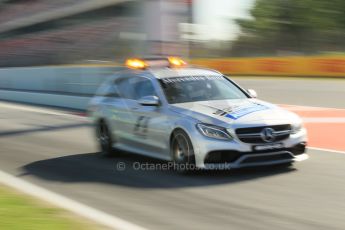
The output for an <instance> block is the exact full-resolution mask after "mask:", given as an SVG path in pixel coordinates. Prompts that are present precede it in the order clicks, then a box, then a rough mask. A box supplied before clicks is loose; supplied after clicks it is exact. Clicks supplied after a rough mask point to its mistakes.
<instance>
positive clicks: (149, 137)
mask: <svg viewBox="0 0 345 230" xmlns="http://www.w3.org/2000/svg"><path fill="white" fill-rule="evenodd" d="M132 85H133V90H134V93H135V99H136V101H137V107H136V108H133V109H134V113H133V115H135V123H134V126H133V134H134V138H135V141H136V145H137V147H139V148H141V149H142V150H144V151H145V152H147V153H149V154H151V155H160V154H162V153H164V152H166V151H164V150H165V149H166V139H167V136H168V135H169V134H168V132H167V130H168V126H169V122H168V119H167V116H166V115H165V114H164V108H163V107H162V106H150V105H141V104H140V103H139V100H140V99H141V98H143V97H146V96H157V97H158V93H157V90H156V88H155V85H154V84H153V82H152V80H151V79H149V78H147V77H144V76H137V77H135V78H134V79H132Z"/></svg>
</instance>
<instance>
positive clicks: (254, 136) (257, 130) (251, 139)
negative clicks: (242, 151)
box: [235, 124, 291, 144]
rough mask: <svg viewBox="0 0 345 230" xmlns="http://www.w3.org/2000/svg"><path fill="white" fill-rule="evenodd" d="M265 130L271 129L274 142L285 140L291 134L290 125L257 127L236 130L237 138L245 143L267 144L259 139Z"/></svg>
mask: <svg viewBox="0 0 345 230" xmlns="http://www.w3.org/2000/svg"><path fill="white" fill-rule="evenodd" d="M265 128H271V129H273V130H274V136H275V139H274V142H277V141H282V140H285V139H287V138H288V137H289V136H290V133H291V125H289V124H286V125H271V126H259V127H250V128H239V129H236V131H235V132H236V135H237V137H238V138H239V139H240V140H241V141H242V142H245V143H252V144H258V143H267V142H266V141H264V140H263V139H262V137H261V132H262V131H263V129H265Z"/></svg>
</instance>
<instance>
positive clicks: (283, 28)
mask: <svg viewBox="0 0 345 230" xmlns="http://www.w3.org/2000/svg"><path fill="white" fill-rule="evenodd" d="M344 51H345V1H343V0H274V1H271V0H256V1H255V0H241V1H234V0H230V1H229V0H217V1H212V0H146V1H142V0H141V1H133V0H131V1H126V0H102V1H96V0H60V1H54V0H0V66H1V67H9V66H33V65H55V64H71V63H83V64H84V63H99V62H106V61H119V60H122V59H123V58H125V57H128V56H133V55H136V56H141V55H148V54H174V55H180V56H188V57H191V58H210V57H213V58H214V57H257V56H291V55H299V56H300V55H319V54H342V53H344Z"/></svg>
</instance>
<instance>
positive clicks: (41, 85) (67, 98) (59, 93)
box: [0, 66, 123, 110]
mask: <svg viewBox="0 0 345 230" xmlns="http://www.w3.org/2000/svg"><path fill="white" fill-rule="evenodd" d="M121 69H123V68H121V67H112V66H47V67H23V68H3V69H0V100H5V101H15V102H24V103H32V104H39V105H48V106H56V107H64V108H70V109H78V110H85V109H86V106H87V104H88V102H89V100H90V98H91V97H92V96H93V95H94V93H95V91H96V89H97V88H98V87H99V85H100V84H101V83H102V82H103V81H104V80H105V79H106V78H107V77H108V76H110V75H111V74H113V73H114V72H116V71H120V70H121Z"/></svg>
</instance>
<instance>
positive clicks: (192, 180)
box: [0, 78, 345, 230]
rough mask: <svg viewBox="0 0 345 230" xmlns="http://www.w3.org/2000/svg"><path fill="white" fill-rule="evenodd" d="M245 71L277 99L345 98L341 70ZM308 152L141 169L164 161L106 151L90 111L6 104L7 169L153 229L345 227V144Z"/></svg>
mask: <svg viewBox="0 0 345 230" xmlns="http://www.w3.org/2000/svg"><path fill="white" fill-rule="evenodd" d="M236 81H237V82H239V83H241V84H242V85H243V86H245V87H247V88H254V89H256V90H257V91H258V93H259V97H260V98H262V99H265V100H268V101H272V102H274V103H279V104H295V105H304V106H306V105H308V106H318V107H336V108H345V100H344V95H345V81H341V80H303V79H302V80H284V79H276V80H275V79H263V80H259V79H249V78H246V79H243V80H239V79H238V78H236ZM341 97H342V98H341ZM336 138H342V140H344V136H342V137H336ZM340 147H342V146H340ZM309 154H310V156H311V158H310V159H309V160H307V161H304V162H300V163H298V164H296V165H295V166H293V167H290V168H287V167H264V168H254V169H241V170H233V171H225V172H211V171H206V172H199V173H195V174H193V175H188V176H182V175H178V174H176V173H175V172H173V171H160V170H153V171H150V170H135V169H134V168H133V164H134V163H135V162H140V163H146V162H148V163H162V162H160V161H157V160H153V159H150V158H145V157H141V156H135V155H128V154H122V155H121V156H120V157H114V158H110V159H104V158H101V157H99V156H98V155H97V146H96V143H95V140H94V136H93V130H92V128H91V127H90V124H89V123H88V122H87V121H86V119H85V118H83V117H78V116H70V115H60V114H46V113H44V112H36V111H34V110H33V111H28V110H25V109H18V108H15V107H13V108H11V107H6V106H5V107H2V106H1V105H0V169H1V170H3V171H5V172H8V173H11V174H13V175H15V176H18V177H19V178H22V179H25V180H27V181H30V182H32V183H34V184H36V185H39V186H42V187H44V188H47V189H49V190H51V191H54V192H56V193H59V194H61V195H64V196H67V197H69V198H71V199H74V200H76V201H79V202H81V203H84V204H86V205H89V206H91V207H94V208H97V209H99V210H102V211H105V212H107V213H109V214H112V215H115V216H117V217H120V218H122V219H125V220H127V221H129V222H132V223H134V224H137V225H140V226H142V227H145V228H148V229H172V230H176V229H265V230H266V229H345V221H344V216H345V195H344V194H345V183H344V178H345V167H344V165H345V154H344V153H340V152H338V153H336V152H330V151H319V150H309ZM119 163H124V164H123V165H124V166H125V169H124V170H119V169H117V165H119ZM123 165H122V166H123Z"/></svg>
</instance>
